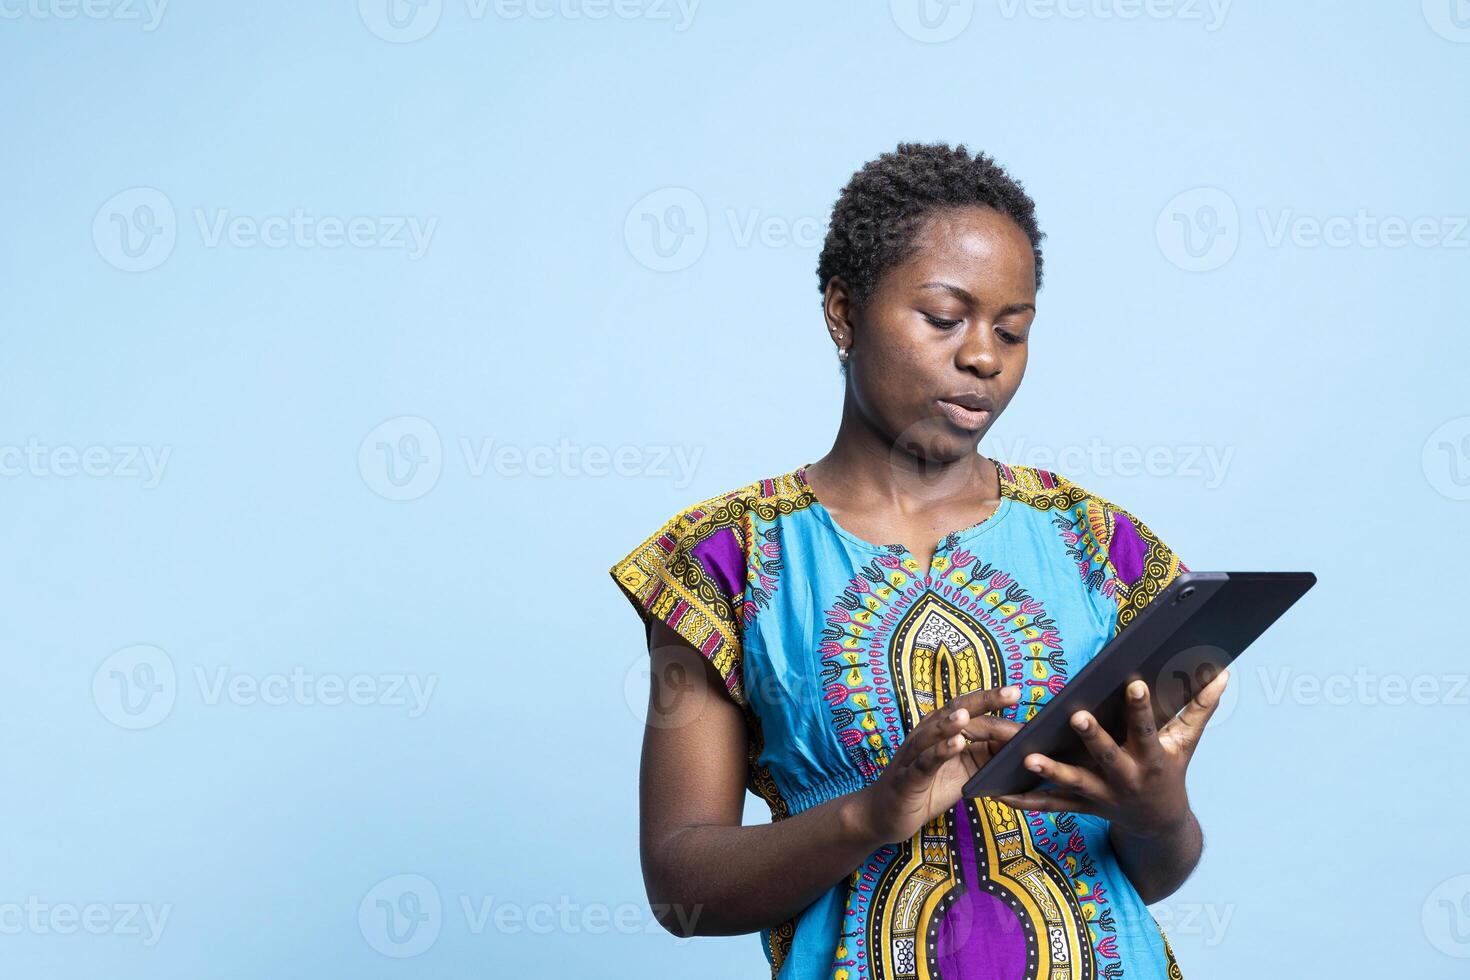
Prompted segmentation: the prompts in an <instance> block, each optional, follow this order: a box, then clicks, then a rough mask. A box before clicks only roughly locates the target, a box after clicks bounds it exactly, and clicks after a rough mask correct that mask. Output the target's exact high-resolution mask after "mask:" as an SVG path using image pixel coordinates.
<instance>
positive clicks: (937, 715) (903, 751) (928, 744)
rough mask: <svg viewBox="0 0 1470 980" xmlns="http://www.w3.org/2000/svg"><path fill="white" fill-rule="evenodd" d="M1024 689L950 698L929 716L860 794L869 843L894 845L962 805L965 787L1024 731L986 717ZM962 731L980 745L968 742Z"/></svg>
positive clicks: (999, 689)
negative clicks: (961, 797) (1006, 745)
mask: <svg viewBox="0 0 1470 980" xmlns="http://www.w3.org/2000/svg"><path fill="white" fill-rule="evenodd" d="M1020 696H1021V689H1020V688H1019V687H991V688H985V689H983V690H977V691H970V692H968V693H965V694H961V695H959V696H957V697H954V698H951V699H950V700H949V701H948V702H946V703H945V704H944V706H943V707H940V708H937V709H935V710H934V711H931V712H929V714H927V715H925V716H924V718H923V720H922V721H920V722H919V724H918V725H917V726H915V727H914V730H913V731H912V732H910V733H909V734H908V737H907V738H905V739H904V741H903V744H902V745H900V746H899V748H898V752H897V753H896V754H895V755H894V757H893V759H892V760H890V761H889V763H888V765H887V766H886V767H885V768H884V769H883V772H882V774H881V775H880V776H879V777H878V779H877V780H876V781H875V782H873V783H870V784H869V785H867V786H866V787H864V788H863V789H861V790H859V791H858V793H857V799H856V800H855V803H856V804H857V812H858V820H859V823H860V825H861V827H862V829H863V831H864V833H865V835H867V836H868V838H869V839H870V840H875V841H878V842H880V843H881V844H894V843H897V842H899V841H904V840H908V839H909V838H911V837H913V836H914V834H916V833H918V831H919V828H921V827H923V826H924V824H926V823H928V822H929V821H930V820H933V819H934V818H935V817H936V816H938V815H939V814H941V813H943V812H944V811H946V810H948V809H949V808H950V807H952V806H954V805H955V803H956V802H958V801H959V798H960V795H961V794H962V793H963V792H964V788H965V783H967V782H969V781H970V777H971V776H973V775H975V773H977V772H979V771H980V767H981V766H983V765H985V763H987V762H989V761H990V758H991V756H993V755H994V754H995V752H996V751H997V750H998V749H999V748H1000V747H1001V746H1002V745H1004V744H1005V743H1006V742H1007V741H1009V740H1010V738H1011V736H1013V735H1015V733H1016V732H1018V731H1020V730H1021V726H1020V724H1019V723H1017V722H1014V721H1009V720H1007V719H1004V718H998V717H996V716H994V715H989V714H986V712H989V711H997V710H999V709H1002V708H1006V707H1009V706H1010V705H1013V704H1015V703H1016V700H1017V699H1018V698H1019V697H1020ZM961 732H965V733H967V734H968V735H969V736H970V737H971V738H972V739H974V740H975V741H973V742H971V741H966V739H965V737H964V735H962V734H960V733H961Z"/></svg>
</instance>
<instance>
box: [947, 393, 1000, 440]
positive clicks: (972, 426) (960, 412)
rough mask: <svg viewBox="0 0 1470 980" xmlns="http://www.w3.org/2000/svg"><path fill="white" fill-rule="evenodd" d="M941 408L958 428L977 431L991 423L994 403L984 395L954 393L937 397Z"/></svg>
mask: <svg viewBox="0 0 1470 980" xmlns="http://www.w3.org/2000/svg"><path fill="white" fill-rule="evenodd" d="M936 401H937V402H938V403H939V408H940V410H941V411H943V412H944V414H945V415H946V416H947V417H948V418H949V420H950V422H952V423H954V425H955V426H957V427H958V428H961V429H964V430H966V431H967V432H977V431H979V430H980V429H983V428H985V426H986V425H988V424H989V423H990V419H991V416H992V414H993V410H994V405H993V404H992V403H991V401H990V399H989V398H986V397H984V396H983V395H954V396H952V397H949V398H939V399H936Z"/></svg>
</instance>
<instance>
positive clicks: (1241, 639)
mask: <svg viewBox="0 0 1470 980" xmlns="http://www.w3.org/2000/svg"><path fill="white" fill-rule="evenodd" d="M1316 581H1317V576H1315V575H1313V574H1312V573H1311V572H1194V571H1190V572H1180V573H1179V575H1177V576H1176V577H1175V579H1174V581H1172V582H1170V583H1169V587H1168V588H1166V589H1164V591H1162V592H1160V593H1159V594H1158V595H1157V596H1156V597H1154V599H1153V601H1152V602H1150V603H1149V604H1148V605H1146V606H1144V607H1143V610H1142V611H1141V612H1139V614H1138V616H1137V617H1136V618H1135V619H1134V620H1133V622H1131V623H1129V624H1128V625H1127V626H1126V627H1124V628H1123V629H1122V630H1120V631H1119V632H1118V634H1117V635H1116V636H1114V637H1113V638H1112V639H1111V640H1110V641H1109V642H1108V643H1107V644H1106V645H1105V646H1104V647H1103V648H1102V649H1101V650H1099V651H1098V653H1097V656H1095V657H1093V658H1092V660H1090V661H1088V663H1087V664H1086V666H1084V667H1083V668H1082V669H1081V670H1080V671H1078V672H1077V676H1076V677H1074V678H1072V679H1071V680H1070V681H1068V682H1067V683H1066V684H1065V685H1064V686H1063V687H1062V689H1061V690H1060V691H1058V692H1057V693H1056V695H1055V696H1053V697H1052V699H1051V700H1050V701H1048V702H1047V703H1046V705H1045V706H1044V707H1043V708H1042V709H1041V710H1040V711H1038V712H1037V713H1036V716H1035V717H1034V718H1032V719H1031V720H1030V721H1028V722H1026V724H1025V725H1024V726H1022V728H1021V730H1020V731H1018V732H1017V733H1016V734H1015V735H1014V736H1012V738H1011V740H1010V741H1009V742H1007V743H1006V744H1005V745H1003V746H1001V747H1000V750H999V751H997V752H996V754H995V755H994V756H993V757H992V758H991V759H990V761H989V762H987V763H986V764H985V765H984V766H982V767H981V768H980V771H979V772H977V773H975V775H974V776H972V777H970V780H969V782H967V783H966V784H965V789H964V794H965V796H967V797H974V796H1002V795H1004V794H1007V793H1021V792H1025V791H1026V790H1029V789H1034V788H1035V787H1036V786H1038V785H1040V784H1041V782H1042V781H1043V780H1042V777H1041V776H1040V775H1038V774H1036V773H1034V772H1031V771H1030V770H1029V769H1027V768H1026V767H1025V766H1024V765H1022V760H1024V759H1025V758H1026V756H1028V755H1030V754H1031V753H1033V752H1039V753H1041V754H1043V755H1046V756H1048V757H1050V758H1052V759H1056V760H1057V761H1059V762H1068V763H1072V764H1074V765H1081V764H1085V763H1087V762H1090V760H1091V755H1090V754H1089V753H1088V751H1087V747H1086V746H1085V745H1084V744H1083V742H1082V739H1081V737H1080V736H1079V735H1078V734H1077V733H1076V732H1075V731H1074V730H1073V729H1072V725H1071V721H1070V719H1071V717H1072V715H1073V714H1075V713H1076V712H1078V711H1081V710H1084V709H1085V710H1087V711H1090V712H1092V714H1093V715H1094V716H1095V717H1096V718H1097V720H1098V723H1099V724H1101V725H1102V726H1103V728H1104V729H1105V730H1106V731H1107V732H1108V733H1109V734H1111V735H1112V736H1113V738H1114V739H1115V740H1116V741H1117V742H1118V744H1119V745H1122V744H1123V742H1124V740H1125V738H1126V737H1127V728H1128V726H1127V716H1126V713H1125V711H1124V704H1123V692H1124V689H1125V688H1126V687H1127V686H1128V684H1129V682H1131V681H1132V680H1134V679H1135V678H1142V679H1143V680H1144V681H1146V682H1147V683H1148V686H1149V693H1150V695H1151V696H1152V699H1153V708H1154V717H1155V719H1156V721H1157V724H1158V725H1159V727H1161V728H1162V727H1163V725H1164V724H1165V723H1167V722H1168V721H1169V719H1171V718H1173V717H1174V716H1175V715H1176V714H1178V713H1179V712H1180V711H1181V710H1182V709H1183V708H1184V706H1185V705H1186V704H1188V703H1189V701H1190V699H1191V698H1193V697H1194V696H1195V695H1196V694H1198V693H1199V691H1200V689H1201V688H1203V687H1204V686H1205V685H1206V684H1208V683H1209V682H1210V681H1211V680H1212V679H1214V677H1215V675H1216V674H1218V673H1219V672H1220V670H1221V669H1222V668H1224V667H1226V666H1228V665H1229V664H1230V663H1231V662H1232V661H1233V660H1235V658H1236V657H1238V656H1240V654H1241V652H1242V651H1244V650H1245V648H1246V647H1248V646H1250V645H1251V643H1252V642H1254V640H1255V639H1256V637H1258V636H1260V635H1261V634H1262V633H1264V632H1265V631H1266V629H1267V627H1269V626H1270V625H1271V624H1272V623H1274V622H1276V620H1277V619H1278V618H1279V617H1280V616H1281V614H1282V613H1284V612H1286V610H1287V609H1289V608H1290V607H1291V605H1292V604H1293V603H1294V602H1296V601H1297V600H1298V599H1300V598H1301V597H1302V596H1303V595H1304V594H1305V593H1306V591H1307V590H1308V589H1310V588H1311V587H1312V586H1313V585H1314V584H1315V583H1316ZM1236 683H1239V682H1238V681H1237V682H1236Z"/></svg>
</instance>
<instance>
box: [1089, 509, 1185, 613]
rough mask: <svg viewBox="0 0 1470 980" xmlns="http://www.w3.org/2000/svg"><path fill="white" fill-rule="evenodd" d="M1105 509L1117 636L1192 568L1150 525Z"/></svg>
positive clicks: (1124, 514) (1121, 513)
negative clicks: (1181, 573)
mask: <svg viewBox="0 0 1470 980" xmlns="http://www.w3.org/2000/svg"><path fill="white" fill-rule="evenodd" d="M1104 509H1105V512H1106V520H1105V523H1104V527H1105V532H1104V535H1105V543H1104V549H1105V552H1106V555H1107V565H1108V568H1109V571H1110V572H1111V574H1112V576H1113V579H1114V581H1115V582H1116V589H1115V591H1114V595H1113V597H1114V599H1115V600H1116V601H1117V604H1118V615H1117V618H1116V619H1115V620H1114V623H1113V632H1114V634H1116V633H1117V632H1118V631H1119V630H1121V629H1122V628H1123V627H1125V626H1127V625H1128V624H1129V623H1131V622H1132V621H1133V618H1134V617H1135V616H1137V615H1138V613H1139V612H1140V611H1141V610H1142V609H1143V608H1144V607H1145V606H1147V605H1148V604H1149V603H1150V602H1152V601H1153V600H1154V599H1155V598H1156V597H1157V596H1158V594H1159V593H1160V592H1162V591H1164V589H1166V588H1168V586H1169V583H1170V582H1172V581H1174V579H1175V578H1177V577H1178V575H1179V573H1180V572H1187V571H1189V568H1188V567H1187V566H1186V565H1185V564H1184V563H1183V562H1182V561H1180V560H1179V556H1178V555H1176V554H1175V553H1174V550H1173V549H1172V548H1170V547H1169V546H1168V545H1166V544H1165V543H1164V542H1163V541H1162V540H1160V538H1159V536H1158V535H1157V534H1155V533H1154V532H1153V531H1151V530H1150V529H1149V527H1148V525H1146V524H1144V523H1143V522H1142V521H1140V520H1139V519H1138V518H1136V517H1134V516H1133V515H1132V514H1130V513H1128V511H1126V510H1124V509H1122V508H1121V507H1117V506H1115V505H1112V504H1107V503H1105V504H1104Z"/></svg>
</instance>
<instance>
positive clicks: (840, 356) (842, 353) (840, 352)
mask: <svg viewBox="0 0 1470 980" xmlns="http://www.w3.org/2000/svg"><path fill="white" fill-rule="evenodd" d="M837 360H839V361H841V362H842V363H843V364H846V363H847V348H846V347H839V348H837Z"/></svg>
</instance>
